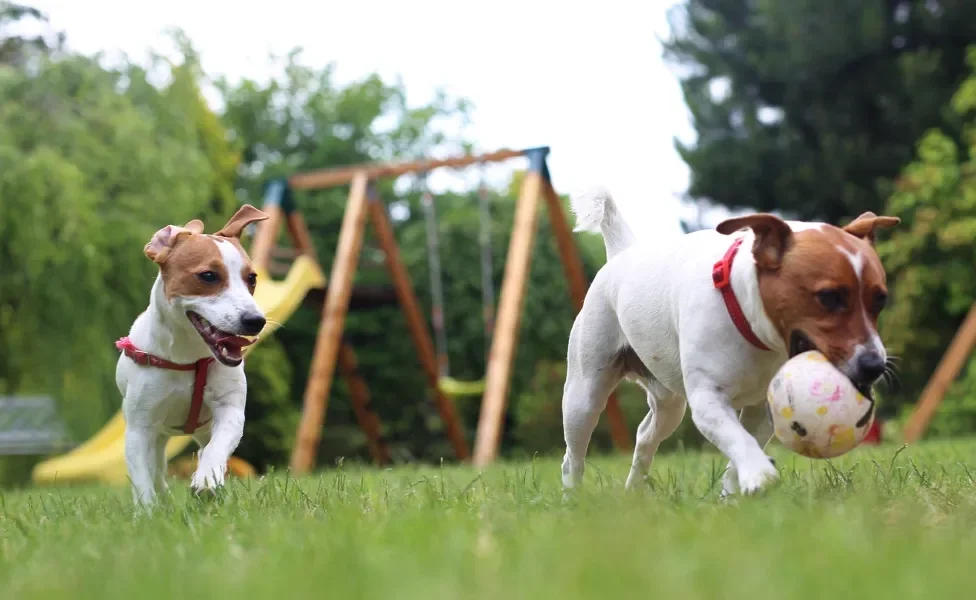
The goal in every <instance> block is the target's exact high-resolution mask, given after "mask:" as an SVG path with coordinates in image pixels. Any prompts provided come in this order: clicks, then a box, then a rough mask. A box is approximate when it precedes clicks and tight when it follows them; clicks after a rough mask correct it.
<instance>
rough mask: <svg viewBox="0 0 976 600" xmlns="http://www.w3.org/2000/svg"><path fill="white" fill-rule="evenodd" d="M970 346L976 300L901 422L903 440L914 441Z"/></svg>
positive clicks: (975, 334) (975, 336)
mask: <svg viewBox="0 0 976 600" xmlns="http://www.w3.org/2000/svg"><path fill="white" fill-rule="evenodd" d="M973 346H976V302H974V303H973V304H972V306H971V307H970V308H969V313H967V314H966V318H965V320H963V322H962V325H960V326H959V329H958V330H957V331H956V335H955V336H954V337H953V338H952V342H950V343H949V347H948V348H947V349H946V351H945V354H943V355H942V359H941V360H940V361H939V365H938V366H937V367H936V368H935V371H934V372H933V373H932V376H931V377H930V378H929V381H928V383H926V384H925V389H923V390H922V397H921V398H920V399H919V401H918V406H917V407H916V408H915V412H914V413H912V416H911V418H910V419H909V420H908V423H907V424H906V425H905V442H907V443H909V444H912V443H914V442H917V441H918V440H919V439H920V438H921V437H922V435H923V434H924V433H925V429H926V428H927V427H928V426H929V423H930V422H931V421H932V417H934V416H935V411H936V410H938V408H939V404H941V403H942V399H943V398H944V397H945V395H946V392H947V391H948V390H949V386H950V385H952V382H953V381H955V380H956V377H958V376H959V372H960V371H962V368H963V367H964V366H966V363H967V362H968V361H969V355H970V354H971V353H972V351H973Z"/></svg>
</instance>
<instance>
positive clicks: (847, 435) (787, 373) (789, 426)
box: [766, 350, 874, 458]
mask: <svg viewBox="0 0 976 600" xmlns="http://www.w3.org/2000/svg"><path fill="white" fill-rule="evenodd" d="M766 399H767V401H768V407H769V414H770V418H771V420H772V423H773V431H774V432H775V434H776V437H777V439H779V441H780V442H782V443H783V445H784V446H786V447H787V448H789V449H790V450H792V451H794V452H796V453H797V454H800V455H802V456H806V457H808V458H833V457H835V456H840V455H841V454H844V453H846V452H849V451H850V450H852V449H853V448H854V447H855V446H857V445H858V444H860V443H861V441H862V440H863V439H864V436H865V435H866V434H867V432H868V429H870V427H871V423H872V422H873V421H874V400H872V399H871V398H868V397H866V396H865V395H864V394H862V393H861V392H859V391H858V390H857V388H855V387H854V384H853V383H851V381H850V379H848V378H847V377H846V376H845V375H844V374H843V373H841V372H840V371H839V370H838V369H837V368H836V367H834V365H832V364H831V363H830V362H829V361H828V360H827V358H826V357H825V356H824V355H823V354H821V353H820V352H818V351H816V350H811V351H809V352H804V353H803V354H799V355H797V356H794V357H793V358H791V359H790V360H788V361H787V362H786V364H784V365H783V366H782V368H780V370H779V371H778V372H777V373H776V376H775V377H773V380H772V381H771V382H770V383H769V390H768V392H767V394H766Z"/></svg>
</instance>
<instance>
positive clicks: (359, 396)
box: [339, 342, 390, 465]
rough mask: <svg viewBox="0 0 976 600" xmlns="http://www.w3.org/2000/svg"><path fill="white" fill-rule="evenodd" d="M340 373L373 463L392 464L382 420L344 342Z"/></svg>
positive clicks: (351, 350) (355, 362)
mask: <svg viewBox="0 0 976 600" xmlns="http://www.w3.org/2000/svg"><path fill="white" fill-rule="evenodd" d="M339 372H340V373H341V374H342V378H343V380H344V381H345V382H346V387H348V388H349V397H350V398H351V399H352V410H353V413H354V414H355V415H356V422H357V423H359V428H360V429H362V430H363V433H364V434H366V447H367V448H368V449H369V455H370V456H371V457H372V458H373V462H375V463H376V464H378V465H386V464H389V463H390V448H389V446H387V445H386V440H384V439H383V434H382V433H381V431H380V418H379V416H378V415H377V414H376V411H374V410H373V409H372V407H371V406H370V399H369V386H368V385H366V380H365V379H363V377H362V375H360V373H359V361H358V360H357V359H356V353H355V352H354V351H353V349H352V347H351V346H350V345H349V344H347V343H345V342H343V343H342V345H340V346H339Z"/></svg>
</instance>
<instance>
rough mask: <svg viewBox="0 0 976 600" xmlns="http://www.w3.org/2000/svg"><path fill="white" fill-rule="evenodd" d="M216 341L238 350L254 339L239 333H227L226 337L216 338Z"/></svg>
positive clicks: (248, 344) (251, 342)
mask: <svg viewBox="0 0 976 600" xmlns="http://www.w3.org/2000/svg"><path fill="white" fill-rule="evenodd" d="M217 343H218V344H220V345H222V346H227V347H229V348H235V349H237V350H240V349H241V348H244V347H245V346H250V345H251V344H253V343H254V340H249V339H247V338H246V337H241V336H239V335H229V336H226V337H222V338H218V339H217Z"/></svg>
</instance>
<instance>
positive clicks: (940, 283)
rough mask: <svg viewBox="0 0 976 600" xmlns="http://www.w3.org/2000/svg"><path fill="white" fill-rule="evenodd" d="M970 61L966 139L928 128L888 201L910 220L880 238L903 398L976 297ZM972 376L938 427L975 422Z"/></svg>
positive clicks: (890, 209) (956, 107) (975, 58)
mask: <svg viewBox="0 0 976 600" xmlns="http://www.w3.org/2000/svg"><path fill="white" fill-rule="evenodd" d="M969 64H970V66H971V68H972V69H974V73H973V74H971V75H970V76H969V77H968V78H967V79H966V80H965V81H964V82H963V83H962V85H961V86H960V87H959V90H958V91H957V92H956V94H955V95H954V96H953V97H952V102H951V106H952V109H953V111H954V113H955V118H956V119H957V120H959V121H960V122H963V123H965V126H964V134H963V140H964V142H963V143H961V144H960V143H957V142H956V141H954V140H953V139H952V138H951V137H949V136H947V135H946V134H945V133H943V132H942V131H939V130H932V131H929V132H928V133H926V134H925V136H924V137H923V138H922V140H921V142H919V145H918V157H917V159H916V160H915V161H914V162H912V163H911V164H909V165H908V166H907V167H905V169H904V171H903V173H902V176H901V179H900V180H899V186H898V191H896V192H895V193H894V194H893V195H892V197H891V199H890V200H889V202H888V206H887V213H888V214H891V215H894V216H898V217H901V218H902V220H903V223H902V225H901V226H899V227H898V228H897V229H895V230H893V232H892V235H891V236H890V238H889V239H888V240H887V241H885V242H882V243H879V245H878V253H879V255H880V256H881V257H882V259H883V260H884V262H885V265H886V267H887V269H888V273H889V278H890V279H891V280H892V282H893V286H892V302H891V306H890V308H889V309H888V310H887V311H886V314H885V315H884V320H883V322H882V325H883V327H884V331H885V336H886V338H885V341H886V343H887V344H888V345H889V347H890V349H891V351H892V352H893V353H894V354H896V355H899V356H902V357H904V360H903V361H902V362H901V363H900V370H901V381H902V386H901V388H902V389H901V395H900V396H901V399H902V401H906V400H911V399H913V398H914V397H915V396H916V395H917V394H918V393H919V392H920V391H921V388H922V386H924V384H925V381H926V379H927V378H928V376H929V374H931V372H932V370H933V369H934V368H935V365H936V364H937V363H938V361H939V359H940V358H941V356H942V353H943V352H944V350H945V348H946V347H947V346H948V344H949V341H950V340H951V339H952V336H953V335H954V334H955V332H956V330H957V329H958V327H959V325H960V323H961V322H962V319H963V318H964V317H965V315H966V312H967V311H968V310H969V307H970V306H971V305H972V303H973V301H974V299H976V279H974V278H973V265H974V264H976V245H974V243H973V240H976V49H973V50H970V53H969ZM967 377H968V378H967V379H963V380H962V382H961V383H959V384H957V385H956V387H955V388H954V392H953V393H952V394H950V396H949V399H947V401H946V403H945V409H944V411H943V414H944V415H945V417H946V423H945V425H944V426H938V427H936V430H937V431H944V432H946V433H950V432H954V431H959V430H960V429H959V428H961V427H967V428H968V430H969V431H972V430H973V429H974V428H976V411H974V408H973V401H972V399H973V398H974V397H976V396H974V394H973V392H972V390H973V389H976V388H973V387H972V386H971V385H969V384H971V383H972V381H973V380H972V375H969V376H967ZM967 382H968V384H967ZM967 390H968V391H967ZM958 411H962V412H964V413H966V415H965V416H964V415H963V414H961V413H959V412H958ZM949 421H954V424H952V425H950V424H949Z"/></svg>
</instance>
